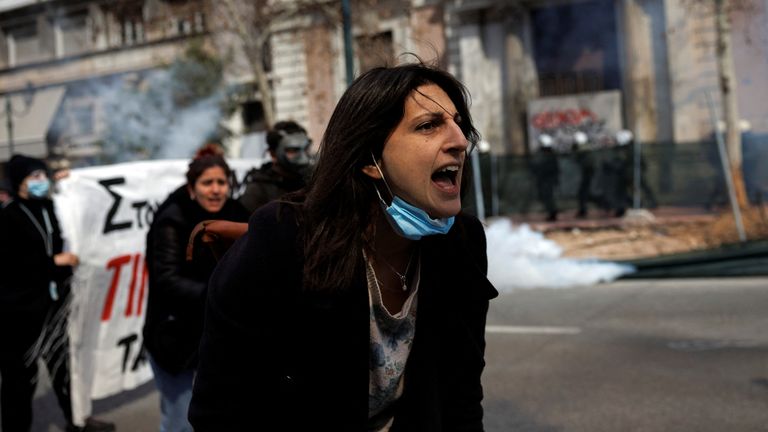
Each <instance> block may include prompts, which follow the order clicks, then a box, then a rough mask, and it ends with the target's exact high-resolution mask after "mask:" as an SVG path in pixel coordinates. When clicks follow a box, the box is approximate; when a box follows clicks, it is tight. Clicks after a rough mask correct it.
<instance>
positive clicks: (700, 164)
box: [465, 134, 768, 215]
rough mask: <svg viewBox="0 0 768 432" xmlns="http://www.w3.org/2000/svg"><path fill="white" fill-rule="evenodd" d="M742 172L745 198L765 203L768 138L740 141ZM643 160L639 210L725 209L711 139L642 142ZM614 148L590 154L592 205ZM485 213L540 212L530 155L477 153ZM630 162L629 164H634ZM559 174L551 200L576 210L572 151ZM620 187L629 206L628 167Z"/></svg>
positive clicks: (471, 202) (601, 192)
mask: <svg viewBox="0 0 768 432" xmlns="http://www.w3.org/2000/svg"><path fill="white" fill-rule="evenodd" d="M742 141H743V143H742V149H743V150H742V154H743V165H742V166H743V172H744V178H745V183H746V188H747V194H748V196H749V199H750V201H752V202H753V203H764V202H768V134H745V135H744V136H743V139H742ZM641 149H642V153H641V161H642V162H643V164H642V167H643V168H642V170H641V173H642V180H643V182H644V183H645V184H644V186H645V187H644V188H643V191H642V193H641V198H642V199H641V203H642V205H641V206H642V207H646V208H648V207H655V206H665V207H688V208H691V209H694V208H695V209H699V210H712V209H715V208H720V207H723V206H727V205H728V195H727V189H726V185H725V180H724V177H723V174H722V168H721V165H720V160H719V158H718V153H717V146H716V142H715V140H714V139H712V140H705V141H699V142H687V143H677V144H675V143H669V142H657V143H643V144H642V147H641ZM614 150H615V149H610V148H602V149H595V150H590V152H591V157H592V160H593V162H594V169H595V173H594V175H593V177H592V181H591V183H590V186H589V187H590V195H591V197H592V198H593V199H592V201H591V202H590V207H592V208H600V207H601V206H605V205H606V197H605V192H606V190H607V189H608V188H607V187H608V186H610V185H608V184H607V182H610V181H612V180H615V177H610V176H607V175H606V166H607V165H608V163H609V162H610V161H611V160H612V158H614V157H615V155H613V154H612V152H613V151H614ZM479 162H480V163H479V166H480V170H481V178H482V184H483V189H482V190H483V199H484V203H485V214H486V215H505V214H529V213H541V212H544V209H543V207H542V204H541V202H540V199H539V196H538V192H537V182H536V180H537V179H536V175H535V174H534V171H535V170H534V169H533V164H534V156H514V155H491V154H481V155H479ZM633 163H634V161H631V162H630V164H633ZM558 166H559V168H560V176H559V182H558V185H557V187H556V188H555V200H556V202H557V206H558V208H559V209H560V210H561V211H565V212H568V211H575V210H576V209H577V206H578V187H579V182H580V178H581V167H580V165H579V163H578V162H577V160H576V155H575V154H574V153H560V154H558ZM627 169H628V170H629V171H630V172H629V173H628V174H627V175H626V177H627V181H626V184H625V185H624V186H625V187H626V188H627V195H626V196H627V197H628V198H629V202H627V206H628V207H631V206H632V200H631V198H632V197H633V192H634V186H633V173H632V172H631V171H632V168H631V167H627ZM475 202H476V199H475V195H474V194H473V193H472V192H470V194H469V195H468V196H467V198H466V199H465V203H466V205H467V210H468V211H470V212H473V213H476V207H475Z"/></svg>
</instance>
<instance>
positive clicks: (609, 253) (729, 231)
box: [544, 206, 768, 261]
mask: <svg viewBox="0 0 768 432" xmlns="http://www.w3.org/2000/svg"><path fill="white" fill-rule="evenodd" d="M743 220H744V227H745V231H746V234H747V239H748V240H761V239H762V240H767V239H768V206H762V207H752V208H750V209H747V210H745V211H744V212H743ZM544 235H545V237H546V238H548V239H550V240H553V241H555V242H556V243H557V244H558V245H560V247H562V248H563V256H565V257H572V258H598V259H603V260H611V261H618V260H629V259H637V258H647V257H653V256H659V255H667V254H675V253H683V252H689V251H694V250H702V249H712V248H717V247H719V246H721V245H724V244H730V243H736V242H738V241H739V236H738V232H737V230H736V226H735V224H734V218H733V215H732V214H731V213H730V212H723V213H721V214H716V215H709V216H708V217H696V218H689V219H688V220H686V219H680V218H677V219H674V220H664V219H662V218H654V217H653V215H652V214H650V213H649V212H647V211H646V212H632V211H630V212H628V213H627V215H625V216H624V218H623V219H622V221H621V223H619V224H615V225H611V226H604V227H590V228H574V227H570V228H569V227H564V228H563V227H559V228H553V229H547V230H544Z"/></svg>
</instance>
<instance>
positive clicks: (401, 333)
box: [366, 256, 421, 432]
mask: <svg viewBox="0 0 768 432" xmlns="http://www.w3.org/2000/svg"><path fill="white" fill-rule="evenodd" d="M420 274H421V262H420V260H419V258H418V256H417V258H416V273H415V276H414V277H413V279H412V280H411V283H410V288H411V293H410V295H409V296H408V298H407V299H406V300H405V303H404V304H403V308H402V310H401V311H400V312H398V313H396V314H394V315H392V314H390V313H389V311H388V310H387V308H386V307H385V306H384V304H383V303H382V300H381V291H380V290H379V283H378V281H377V280H376V273H374V271H373V266H372V265H371V263H370V261H368V259H367V258H366V276H367V278H368V303H369V305H370V314H371V315H370V317H371V346H370V354H369V359H370V363H369V366H368V368H369V374H368V377H369V378H368V430H369V431H375V432H384V431H388V430H389V428H390V427H391V426H392V422H393V421H394V412H393V409H392V408H393V407H394V405H395V402H396V401H397V400H398V399H399V398H400V396H401V395H402V394H403V372H404V371H405V364H406V362H407V361H408V355H409V354H410V353H411V345H412V343H413V336H414V334H415V333H416V300H417V296H416V293H417V291H418V288H419V279H420Z"/></svg>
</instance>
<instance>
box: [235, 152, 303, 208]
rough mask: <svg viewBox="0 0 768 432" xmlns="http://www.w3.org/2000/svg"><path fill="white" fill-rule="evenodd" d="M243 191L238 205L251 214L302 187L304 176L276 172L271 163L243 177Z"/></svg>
mask: <svg viewBox="0 0 768 432" xmlns="http://www.w3.org/2000/svg"><path fill="white" fill-rule="evenodd" d="M245 183H246V186H245V191H244V192H243V195H241V196H240V198H238V201H240V204H242V205H243V207H245V208H246V210H248V212H249V213H253V212H254V211H256V209H258V208H259V207H261V206H263V205H264V204H266V203H268V202H270V201H272V200H275V199H277V198H280V197H281V196H283V195H285V194H287V193H288V192H294V191H297V190H299V189H301V188H303V187H304V185H305V181H304V176H303V175H301V174H299V173H294V172H290V171H285V170H278V169H277V167H275V165H274V164H273V163H272V162H267V163H265V164H264V165H262V166H261V167H259V168H258V169H252V170H251V171H249V172H248V175H246V177H245Z"/></svg>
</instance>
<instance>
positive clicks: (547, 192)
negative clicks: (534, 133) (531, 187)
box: [533, 134, 560, 222]
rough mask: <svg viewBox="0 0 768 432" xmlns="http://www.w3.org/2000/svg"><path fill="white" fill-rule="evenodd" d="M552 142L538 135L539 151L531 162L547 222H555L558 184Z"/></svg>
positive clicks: (558, 174) (557, 170)
mask: <svg viewBox="0 0 768 432" xmlns="http://www.w3.org/2000/svg"><path fill="white" fill-rule="evenodd" d="M553 144H554V140H553V139H552V137H551V136H549V135H547V134H541V135H539V151H538V152H537V153H536V155H535V157H534V161H533V173H534V176H535V177H536V190H537V192H538V194H539V200H540V201H541V204H542V205H543V206H544V210H545V211H546V212H547V221H549V222H554V221H556V220H557V203H556V202H555V189H556V188H557V185H558V183H560V166H559V164H558V162H557V153H555V151H554V149H553V148H552V146H553Z"/></svg>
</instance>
